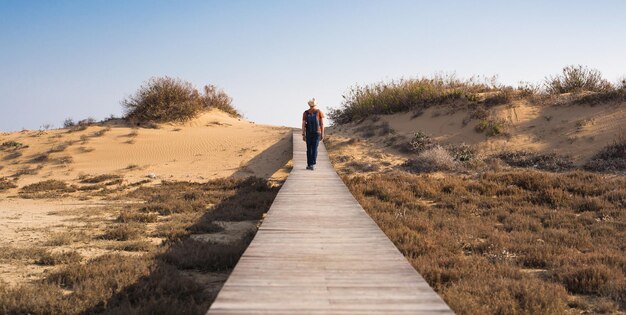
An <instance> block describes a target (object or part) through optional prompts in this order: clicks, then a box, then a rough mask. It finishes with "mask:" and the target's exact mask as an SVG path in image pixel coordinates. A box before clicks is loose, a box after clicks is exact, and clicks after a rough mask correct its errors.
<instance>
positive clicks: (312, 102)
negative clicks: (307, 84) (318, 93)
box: [309, 97, 317, 107]
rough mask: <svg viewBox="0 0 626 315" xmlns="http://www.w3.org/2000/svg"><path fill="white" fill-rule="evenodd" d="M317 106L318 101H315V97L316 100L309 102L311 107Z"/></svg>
mask: <svg viewBox="0 0 626 315" xmlns="http://www.w3.org/2000/svg"><path fill="white" fill-rule="evenodd" d="M316 105H317V101H316V100H315V97H314V98H312V99H311V100H310V101H309V106H311V107H313V106H316Z"/></svg>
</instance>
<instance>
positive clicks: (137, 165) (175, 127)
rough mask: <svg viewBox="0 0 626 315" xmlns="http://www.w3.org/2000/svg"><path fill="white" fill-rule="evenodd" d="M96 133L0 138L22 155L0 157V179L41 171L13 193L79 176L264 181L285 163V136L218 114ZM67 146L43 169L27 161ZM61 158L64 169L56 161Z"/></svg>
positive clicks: (63, 132)
mask: <svg viewBox="0 0 626 315" xmlns="http://www.w3.org/2000/svg"><path fill="white" fill-rule="evenodd" d="M100 130H105V127H104V126H92V127H89V128H88V129H86V130H84V131H78V132H71V133H69V132H68V131H67V130H66V129H58V130H51V131H45V132H40V131H22V132H14V133H3V134H1V135H0V143H1V142H4V141H8V140H13V141H18V142H21V143H23V144H26V145H28V146H29V147H28V148H26V149H23V150H21V152H22V156H20V157H18V158H13V159H7V157H8V155H9V154H8V153H6V152H2V153H0V155H1V158H2V160H1V165H2V166H3V168H2V169H0V177H4V176H6V177H8V176H11V175H13V174H15V173H16V172H17V171H18V170H20V169H23V168H26V167H30V168H32V169H34V168H36V167H41V169H39V170H38V171H37V174H35V175H23V176H20V178H19V185H20V186H21V185H24V184H28V183H32V182H36V181H39V180H42V179H48V178H54V179H61V180H69V181H71V180H74V179H76V178H77V177H78V176H79V175H81V174H89V175H98V174H110V173H112V174H123V175H124V177H125V179H126V180H128V181H134V180H138V179H141V178H145V177H146V176H148V175H151V174H154V175H156V176H157V178H159V179H168V180H170V179H171V180H174V179H175V180H192V181H201V180H206V179H209V178H215V177H227V176H231V175H235V176H247V175H256V176H261V177H269V176H271V175H272V174H273V173H274V172H276V171H277V170H278V169H279V168H280V167H281V166H282V165H283V164H284V163H285V162H286V161H287V160H289V159H290V155H291V149H290V138H289V137H288V133H289V128H286V127H274V126H264V125H256V124H254V123H253V122H250V121H246V120H243V119H237V118H233V117H230V116H228V115H227V114H225V113H223V112H220V111H217V110H214V111H211V112H208V113H205V114H203V115H202V116H200V117H198V118H197V119H194V120H193V121H191V122H188V123H186V124H183V125H180V124H163V125H161V126H160V128H159V129H147V128H138V129H132V128H129V127H126V126H115V125H113V126H111V129H110V130H108V131H104V134H103V135H101V136H98V135H97V134H95V133H96V132H98V131H100ZM68 142H69V143H71V144H70V145H69V146H68V147H67V148H66V149H64V150H63V151H62V152H55V153H51V154H50V155H49V158H48V160H49V161H47V162H45V163H37V162H33V161H32V159H34V158H36V157H37V156H38V155H39V154H42V153H45V152H48V151H49V150H50V149H51V148H54V147H56V146H59V145H62V144H64V143H68ZM64 157H70V158H71V161H70V162H66V161H63V160H62V158H64ZM261 162H264V163H261ZM248 164H250V165H248ZM246 165H247V167H246V169H245V170H242V169H241V168H242V167H245V166H246Z"/></svg>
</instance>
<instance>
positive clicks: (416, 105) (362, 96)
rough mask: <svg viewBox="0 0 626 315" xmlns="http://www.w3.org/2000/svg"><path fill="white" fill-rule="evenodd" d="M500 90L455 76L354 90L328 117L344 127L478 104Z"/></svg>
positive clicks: (401, 81)
mask: <svg viewBox="0 0 626 315" xmlns="http://www.w3.org/2000/svg"><path fill="white" fill-rule="evenodd" d="M499 88H500V87H497V86H496V85H495V83H494V82H491V84H489V83H486V82H479V81H478V80H477V79H475V78H471V79H467V80H462V79H458V78H456V77H454V76H434V77H432V78H426V77H423V78H420V79H409V80H399V81H391V82H389V83H386V82H381V83H376V84H371V85H365V86H355V87H353V88H351V89H350V90H349V91H348V93H347V95H344V96H343V98H344V101H343V103H342V104H341V107H340V108H337V109H331V110H330V111H329V113H328V117H329V118H330V119H331V120H333V121H334V122H335V123H337V124H343V123H349V122H353V121H358V120H360V119H364V118H367V117H369V116H371V115H385V114H393V113H398V112H403V111H408V110H415V111H419V110H420V109H424V108H427V107H430V106H433V105H438V104H452V103H454V102H461V103H470V102H474V103H476V102H477V101H478V97H477V95H476V94H477V93H480V92H485V91H493V90H497V89H499Z"/></svg>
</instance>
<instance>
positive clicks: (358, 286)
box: [208, 132, 452, 314]
mask: <svg viewBox="0 0 626 315" xmlns="http://www.w3.org/2000/svg"><path fill="white" fill-rule="evenodd" d="M293 141H294V146H293V150H294V152H293V159H294V168H293V170H292V171H291V173H290V175H289V177H288V178H287V181H286V182H285V184H284V185H283V187H282V188H281V190H280V191H279V192H278V195H277V196H276V199H275V200H274V203H273V204H272V206H271V208H270V210H269V212H268V214H267V216H266V218H265V220H264V221H263V223H262V225H261V227H260V229H259V231H258V233H257V234H256V236H255V238H254V240H253V241H252V243H251V244H250V246H249V247H248V249H247V250H246V252H245V253H244V254H243V256H242V257H241V260H239V263H238V264H237V266H236V267H235V269H234V270H233V272H232V274H231V275H230V277H229V278H228V280H227V281H226V283H225V284H224V287H223V288H222V290H221V291H220V293H219V295H218V296H217V299H216V300H215V302H214V303H213V305H212V306H211V309H210V310H209V311H208V314H433V313H435V314H449V313H452V311H451V310H450V308H449V307H448V306H447V305H446V304H445V302H443V300H442V299H441V298H440V297H439V296H438V295H437V294H436V293H435V292H434V291H433V290H432V289H431V288H430V287H429V286H428V284H427V283H426V281H424V279H423V278H422V277H421V276H420V275H419V274H418V273H417V272H416V271H415V270H414V269H413V267H412V266H411V265H410V264H409V263H408V261H407V260H406V259H405V258H404V256H402V254H401V253H400V252H399V251H398V250H397V249H396V247H395V246H394V245H393V243H392V242H391V241H390V240H389V239H388V238H387V236H385V234H384V233H383V232H382V231H381V230H380V229H379V228H378V226H377V225H376V224H375V223H374V221H372V219H371V218H370V217H369V216H368V215H367V214H366V213H365V211H364V210H363V208H361V206H360V205H359V203H358V202H357V201H356V200H355V199H354V197H353V196H352V194H351V193H350V191H349V190H348V188H347V187H346V186H345V185H344V184H343V182H342V181H341V179H340V178H339V176H338V175H337V173H335V170H334V169H333V167H332V165H331V164H330V161H329V159H328V155H327V153H326V149H325V148H324V146H323V144H322V143H320V149H319V156H318V161H317V168H316V170H315V171H309V170H305V167H306V152H305V150H306V149H305V143H304V142H303V141H302V138H301V135H300V134H299V132H294V136H293Z"/></svg>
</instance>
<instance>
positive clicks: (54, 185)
mask: <svg viewBox="0 0 626 315" xmlns="http://www.w3.org/2000/svg"><path fill="white" fill-rule="evenodd" d="M48 191H64V192H72V191H75V189H74V188H73V187H70V186H68V185H67V183H65V182H63V181H60V180H56V179H49V180H44V181H41V182H37V183H34V184H30V185H26V186H24V187H22V189H21V190H20V192H22V193H38V192H48Z"/></svg>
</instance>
